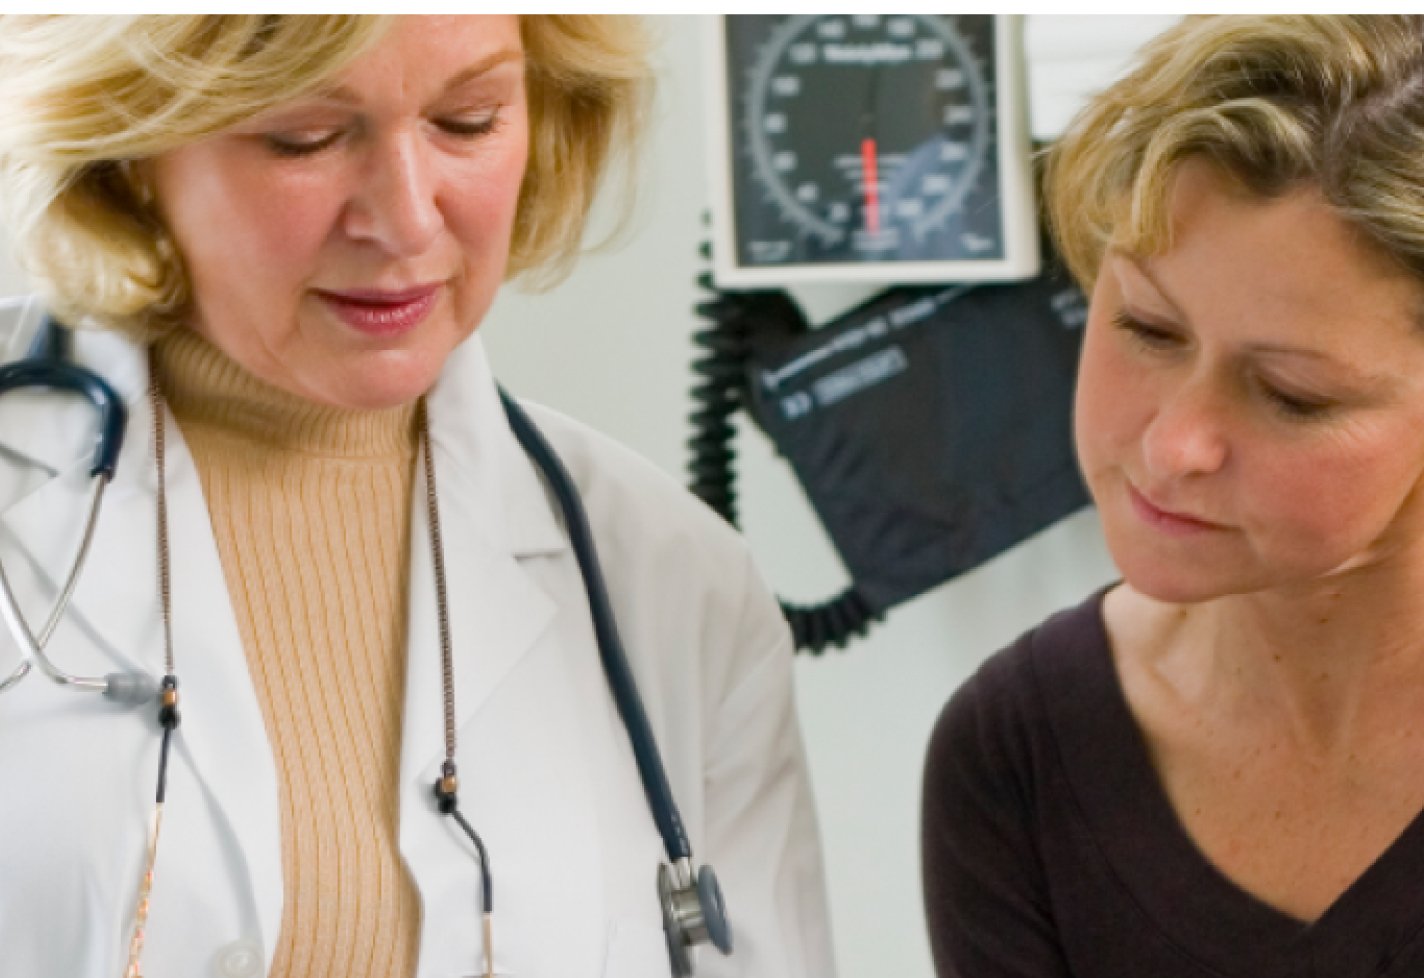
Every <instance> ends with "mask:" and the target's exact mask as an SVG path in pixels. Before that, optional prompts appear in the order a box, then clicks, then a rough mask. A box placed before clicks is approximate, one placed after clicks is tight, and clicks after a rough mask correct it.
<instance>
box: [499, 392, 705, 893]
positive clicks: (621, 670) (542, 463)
mask: <svg viewBox="0 0 1424 978" xmlns="http://www.w3.org/2000/svg"><path fill="white" fill-rule="evenodd" d="M499 399H500V401H501V403H502V404H503V405H504V413H505V415H506V416H507V417H508V419H509V427H510V429H511V430H512V431H513V432H514V437H515V438H516V439H517V440H518V441H519V444H520V446H521V447H522V448H523V449H524V451H525V452H526V453H527V454H528V456H529V457H530V458H531V459H533V461H534V464H535V465H536V466H537V467H538V468H539V471H540V472H542V473H543V474H544V478H545V479H547V480H548V482H549V487H550V488H551V489H553V490H554V495H555V497H556V498H557V499H558V502H559V508H560V509H561V510H562V511H563V513H564V519H565V522H566V523H567V524H568V525H567V527H566V529H567V530H568V534H569V540H570V542H571V543H572V544H573V548H574V556H575V558H576V559H577V560H578V564H579V570H580V571H581V572H582V576H583V585H584V590H585V591H586V592H587V594H588V603H589V609H590V611H591V612H592V618H593V627H594V634H595V637H596V638H597V640H598V654H599V657H600V658H601V659H602V660H603V671H604V674H605V675H606V676H607V677H608V686H609V688H610V690H611V691H612V693H613V700H614V702H615V703H616V704H617V706H618V712H619V713H620V714H621V715H622V717H623V725H624V727H625V728H626V729H627V731H628V738H629V740H630V741H631V743H632V746H633V757H634V759H635V760H636V761H637V764H638V773H639V774H640V775H641V776H642V782H643V791H644V792H645V793H646V794H647V797H648V807H649V808H650V810H651V811H652V813H653V821H654V822H656V823H657V827H658V834H659V835H661V836H662V840H663V848H664V849H665V850H666V851H667V856H668V860H669V861H670V862H672V863H673V864H674V865H677V864H681V865H679V867H678V868H679V870H683V869H684V868H686V870H687V875H688V876H690V875H691V872H690V861H691V858H692V846H691V844H690V843H689V842H688V839H687V831H686V829H685V828H684V827H683V823H682V814H681V812H679V810H678V807H677V803H676V802H675V801H674V800H673V795H672V786H671V785H670V784H669V782H668V777H667V771H666V770H665V769H664V767H663V762H662V756H661V754H660V753H659V751H658V747H657V739H656V738H655V737H654V736H653V729H652V725H651V724H650V723H649V722H648V714H647V711H646V710H645V709H644V708H643V700H642V697H641V696H639V695H638V687H637V681H636V680H635V679H634V677H633V670H632V668H631V667H630V666H629V665H628V656H627V653H626V652H624V650H623V640H622V639H621V638H620V637H619V635H618V626H617V624H616V620H615V618H614V616H613V607H612V603H611V602H610V601H609V599H608V588H607V586H606V585H605V584H604V580H603V569H602V567H601V566H600V565H599V562H598V551H597V548H596V547H595V546H594V541H593V531H592V530H591V529H590V528H589V522H588V514H587V513H586V512H585V511H584V508H583V502H582V500H581V499H580V497H579V492H578V489H577V487H576V486H575V485H574V482H573V479H572V478H570V476H569V473H568V470H567V469H566V468H564V464H563V462H562V461H560V460H559V456H558V454H557V453H556V452H555V451H554V449H553V448H552V447H551V446H550V445H549V443H548V442H547V441H546V440H545V439H544V436H543V435H542V434H540V432H539V429H538V428H537V427H535V425H534V422H533V421H532V420H530V418H529V416H528V415H527V414H525V412H524V409H523V408H521V407H520V406H519V404H518V403H517V402H516V401H515V400H514V398H512V397H510V396H509V395H508V394H507V393H506V392H505V391H504V390H503V389H502V388H501V389H500V392H499Z"/></svg>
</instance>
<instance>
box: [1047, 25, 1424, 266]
mask: <svg viewBox="0 0 1424 978" xmlns="http://www.w3.org/2000/svg"><path fill="white" fill-rule="evenodd" d="M1188 158H1205V159H1208V160H1210V161H1212V162H1214V163H1215V164H1217V165H1219V166H1220V167H1222V168H1223V169H1224V170H1225V171H1226V172H1227V173H1229V174H1231V175H1232V176H1233V177H1235V178H1236V179H1237V180H1238V181H1239V182H1240V183H1241V185H1242V187H1243V188H1244V190H1246V191H1247V192H1248V193H1251V194H1253V195H1256V196H1258V197H1262V198H1270V197H1272V196H1275V195H1278V194H1281V193H1284V192H1286V191H1288V190H1290V189H1292V188H1294V187H1297V186H1301V185H1305V184H1313V185H1315V186H1317V187H1318V188H1319V189H1320V190H1321V192H1322V193H1323V194H1324V196H1325V198H1326V199H1327V200H1328V201H1329V202H1330V203H1331V204H1332V205H1333V206H1334V207H1335V208H1336V210H1337V212H1338V213H1339V214H1340V215H1341V217H1343V218H1344V219H1345V220H1346V221H1348V222H1350V223H1351V224H1353V225H1354V226H1355V227H1356V228H1357V229H1359V230H1360V231H1361V232H1362V233H1363V235H1364V236H1365V238H1367V239H1368V240H1370V241H1371V242H1373V243H1374V244H1375V245H1376V246H1378V248H1379V249H1380V250H1381V251H1382V253H1384V254H1386V255H1389V256H1390V257H1392V258H1393V259H1394V260H1395V261H1397V262H1398V263H1399V264H1400V265H1402V266H1403V267H1404V268H1406V269H1408V270H1409V271H1410V272H1411V273H1412V274H1414V275H1415V276H1416V277H1418V278H1420V279H1421V280H1424V18H1420V17H1413V16H1410V17H1404V16H1388V17H1384V16H1354V17H1314V16H1271V17H1264V16H1263V17H1241V16H1220V17H1200V18H1199V17H1193V18H1188V19H1187V20H1185V21H1183V22H1182V23H1181V24H1178V25H1176V26H1175V27H1174V28H1172V29H1170V30H1168V31H1167V32H1165V33H1164V34H1162V35H1161V36H1159V37H1158V38H1156V39H1155V40H1154V41H1153V42H1152V43H1150V44H1149V45H1148V46H1147V47H1145V48H1144V49H1143V52H1142V56H1141V61H1140V63H1139V65H1138V67H1137V68H1136V69H1135V70H1134V71H1132V72H1131V74H1129V75H1128V76H1127V77H1126V78H1124V79H1122V80H1121V81H1119V82H1118V83H1116V84H1115V85H1113V86H1112V87H1111V88H1109V89H1107V90H1106V91H1105V92H1103V93H1102V94H1101V95H1099V96H1097V97H1096V98H1094V99H1093V100H1092V101H1091V102H1090V103H1089V105H1088V106H1087V107H1086V108H1085V109H1084V110H1083V111H1082V112H1081V113H1080V114H1079V115H1078V117H1077V118H1076V119H1075V120H1074V121H1073V123H1072V124H1071V125H1070V126H1069V128H1068V131H1067V132H1066V133H1065V134H1064V136H1063V138H1062V139H1061V140H1060V141H1059V142H1058V144H1057V145H1056V146H1055V147H1054V148H1053V150H1052V151H1051V152H1050V154H1049V158H1048V167H1047V173H1046V178H1045V183H1046V194H1047V197H1048V206H1049V211H1050V221H1051V223H1052V226H1053V229H1054V232H1055V235H1056V237H1057V239H1058V242H1059V247H1060V248H1061V249H1062V251H1063V254H1064V256H1065V258H1066V260H1067V261H1068V264H1069V266H1070V267H1071V268H1072V270H1073V272H1074V274H1075V276H1076V277H1077V278H1078V280H1079V281H1080V282H1081V283H1083V284H1084V285H1085V286H1087V287H1091V285H1092V283H1093V280H1094V279H1095V278H1096V277H1097V273H1098V268H1099V265H1100V263H1101V261H1102V257H1103V253H1104V251H1105V250H1106V248H1107V247H1108V245H1109V244H1112V245H1113V246H1114V247H1119V248H1122V249H1123V250H1125V251H1127V252H1129V253H1132V254H1136V255H1149V254H1154V253H1160V252H1161V251H1163V250H1164V249H1165V248H1167V247H1168V246H1169V244H1170V233H1171V227H1170V221H1169V214H1168V197H1169V191H1170V188H1171V182H1172V178H1173V176H1174V174H1175V172H1176V169H1177V166H1178V164H1179V163H1181V162H1182V161H1184V160H1186V159H1188Z"/></svg>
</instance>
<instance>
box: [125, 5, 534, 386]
mask: <svg viewBox="0 0 1424 978" xmlns="http://www.w3.org/2000/svg"><path fill="white" fill-rule="evenodd" d="M527 150H528V124H527V115H526V107H525V91H524V61H523V46H522V43H521V41H520V33H519V22H518V18H516V17H514V16H488V17H486V16H478V17H476V16H453V17H403V18H398V19H397V20H396V22H395V24H394V25H393V26H392V28H391V29H390V31H389V33H387V34H386V35H385V36H384V37H383V38H382V39H381V40H380V41H378V42H377V43H376V45H375V46H374V47H372V48H371V49H370V50H368V51H367V52H366V53H365V54H364V55H362V56H361V57H360V59H358V60H357V61H355V62H353V63H352V64H351V66H350V67H349V68H348V69H347V70H346V71H345V72H343V73H342V74H340V75H338V76H337V77H335V78H334V79H333V80H332V84H331V86H330V87H329V88H327V89H325V90H322V91H320V92H318V93H316V94H314V95H312V96H310V97H305V98H301V99H298V100H296V101H293V102H289V103H285V104H282V105H279V106H277V107H275V108H273V109H271V110H269V111H267V112H264V113H263V114H262V115H260V116H258V117H256V118H253V119H251V120H249V121H247V122H244V123H242V124H240V125H238V126H236V127H234V128H233V129H230V130H227V131H224V132H222V133H219V134H217V135H215V136H213V137H210V138H208V139H205V140H202V141H200V142H196V143H193V144H190V145H187V146H184V147H181V148H179V149H176V150H173V151H171V152H169V153H166V154H164V155H162V156H160V157H158V158H157V159H156V160H155V161H154V169H153V179H154V188H155V193H156V196H157V200H158V204H159V207H160V209H161V211H162V213H163V215H164V218H165V220H166V221H167V224H168V227H169V228H170V230H171V232H172V234H173V237H174V239H175V242H176V244H177V246H178V250H179V251H180V253H181V254H182V256H183V259H184V261H185V263H186V265H187V268H188V272H189V275H190V278H191V281H192V284H193V295H194V300H195V308H194V317H193V321H192V327H193V328H194V329H195V330H197V331H198V332H199V333H201V334H202V335H203V336H205V337H206V338H207V339H208V340H209V341H211V342H212V343H213V344H214V345H215V346H217V347H218V348H219V349H220V350H222V351H223V352H224V353H226V354H227V355H228V356H229V357H231V358H232V359H233V360H235V361H236V362H237V363H238V364H240V365H241V366H243V367H245V368H246V369H247V370H248V371H250V372H251V373H253V374H255V375H256V376H258V377H259V378H261V379H263V380H265V381H267V382H269V383H271V384H273V385H275V386H277V387H280V388H283V389H285V390H287V391H289V392H291V393H294V394H297V395H299V396H301V397H304V398H306V399H308V400H311V401H314V402H318V403H322V404H329V405H335V406H341V407H352V408H380V407H388V406H393V405H396V404H401V403H405V402H408V401H410V400H412V399H413V398H415V397H418V396H419V395H421V394H422V393H424V392H425V391H426V390H428V389H429V388H430V386H431V385H432V384H433V383H434V381H435V378H436V376H437V375H438V374H439V371H440V368H441V366H442V365H443V364H444V362H445V359H446V357H447V356H448V355H449V354H450V352H451V350H453V349H454V348H455V347H456V346H457V345H458V344H459V343H460V342H461V341H462V340H464V339H465V338H466V337H468V336H469V335H470V333H472V332H473V331H474V329H475V327H476V326H477V325H478V324H479V322H480V320H481V319H482V318H483V316H484V315H485V312H486V311H487V310H488V308H489V306H490V303H491V302H492V301H493V299H494V295H495V292H496V291H497V289H498V288H499V285H500V283H501V281H502V280H503V278H504V273H505V266H506V261H507V258H508V252H509V243H510V236H511V232H512V229H513V225H514V216H515V210H516V204H517V201H518V197H519V187H520V182H521V180H522V179H523V176H524V166H525V160H526V156H527Z"/></svg>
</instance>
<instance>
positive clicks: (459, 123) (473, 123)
mask: <svg viewBox="0 0 1424 978" xmlns="http://www.w3.org/2000/svg"><path fill="white" fill-rule="evenodd" d="M503 109H504V105H503V104H500V105H496V106H494V107H492V108H487V109H480V110H472V111H469V112H459V113H452V114H450V115H442V116H436V117H434V118H432V119H430V120H429V121H430V124H431V125H433V126H435V127H436V128H438V129H439V130H440V131H441V132H442V133H444V134H445V135H448V136H453V137H454V138H456V139H462V140H474V139H478V138H480V137H481V136H487V135H489V134H491V133H493V132H495V131H497V130H498V129H499V126H500V123H501V122H502V121H503V116H502V111H503ZM360 130H361V125H360V124H359V123H357V122H348V123H342V124H333V125H321V126H304V127H294V128H290V129H274V130H270V131H268V132H264V133H262V135H261V138H262V140H263V142H264V143H265V144H266V146H267V148H268V149H269V150H270V151H271V152H272V153H273V154H274V155H277V156H286V157H294V156H311V155H313V154H315V153H319V152H321V151H322V150H324V149H327V148H329V147H332V146H335V145H336V144H337V143H338V142H339V141H341V140H342V139H343V138H345V137H348V136H350V135H351V134H353V133H359V132H360Z"/></svg>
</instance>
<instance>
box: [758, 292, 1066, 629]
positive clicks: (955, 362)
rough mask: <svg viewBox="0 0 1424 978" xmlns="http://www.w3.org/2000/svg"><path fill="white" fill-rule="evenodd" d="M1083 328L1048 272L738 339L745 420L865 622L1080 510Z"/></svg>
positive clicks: (901, 298) (893, 296)
mask: <svg viewBox="0 0 1424 978" xmlns="http://www.w3.org/2000/svg"><path fill="white" fill-rule="evenodd" d="M1086 318H1087V311H1086V304H1085V302H1084V299H1083V295H1082V293H1081V292H1080V291H1079V290H1078V289H1077V288H1076V287H1075V286H1074V285H1073V284H1072V283H1071V282H1070V281H1069V280H1068V279H1067V277H1066V276H1065V275H1064V274H1063V273H1062V272H1061V271H1058V270H1057V267H1056V266H1054V268H1053V269H1052V270H1050V271H1048V272H1045V274H1043V275H1042V276H1040V277H1039V278H1037V279H1034V280H1031V281H1028V282H1020V283H1013V284H1006V285H974V286H964V285H958V286H939V287H931V288H925V287H915V288H895V289H891V290H889V291H887V292H884V293H882V294H880V295H879V296H877V297H875V298H873V299H871V300H870V301H868V302H866V303H865V304H863V305H861V306H859V307H858V308H856V309H854V310H852V311H851V312H849V313H847V314H846V315H844V316H842V317H840V318H839V319H838V320H836V321H834V322H832V323H830V324H827V325H826V326H823V327H821V328H818V329H815V330H810V331H800V332H797V331H795V330H786V329H783V330H777V329H776V328H774V327H773V328H754V329H752V330H751V331H750V335H749V341H750V343H751V349H750V353H749V359H748V367H747V369H748V376H747V378H746V380H747V391H748V395H749V396H748V400H749V402H750V403H749V410H750V412H751V414H752V416H753V418H754V419H755V420H756V422H757V423H758V424H759V425H760V426H761V427H762V429H763V430H764V431H765V432H766V433H767V434H768V435H769V436H770V437H771V439H772V440H773V441H774V442H775V444H776V447H777V449H778V451H780V453H781V454H782V455H784V456H785V457H786V459H787V460H788V461H789V462H790V463H791V465H792V467H793V468H794V470H795V472H796V475H797V477H798V478H799V480H800V482H801V485H802V486H803V488H804V489H805V491H806V494H807V496H809V497H810V500H811V503H812V505H813V506H814V507H815V509H816V512H817V514H818V515H819V517H820V519H821V522H822V523H823V524H824V526H825V528H826V530H827V532H828V533H829V534H830V537H831V540H832V542H833V543H834V544H835V546H836V549H837V550H838V551H839V553H840V555H841V558H842V559H843V560H844V562H845V565H846V568H847V569H848V570H849V571H850V574H851V577H852V578H853V580H854V585H855V588H856V590H857V591H858V592H859V593H860V595H861V596H862V598H863V599H864V600H865V601H866V602H867V603H868V604H869V605H870V607H871V609H872V610H873V611H874V612H876V613H880V612H883V611H885V610H887V609H889V608H890V607H892V606H894V605H896V604H898V603H900V602H902V601H905V600H908V599H909V598H912V597H914V596H915V595H918V594H920V593H922V592H924V591H926V590H928V589H930V588H932V587H934V586H936V585H937V584H940V583H942V582H944V581H947V580H949V579H950V578H952V577H955V576H956V575H958V574H961V573H963V572H965V571H967V570H970V569H972V568H974V567H976V566H978V565H979V564H981V563H983V562H984V561H986V560H988V559H990V558H991V557H994V556H996V555H997V554H999V553H1001V552H1003V551H1004V550H1007V549H1008V548H1010V547H1012V546H1014V545H1015V544H1017V543H1018V542H1020V541H1021V540H1023V539H1025V538H1026V537H1029V536H1031V535H1033V534H1034V533H1037V532H1038V531H1040V530H1042V529H1044V528H1045V527H1047V526H1049V525H1050V524H1052V523H1054V522H1055V521H1057V520H1059V519H1061V518H1062V517H1064V516H1066V515H1068V514H1069V513H1072V512H1073V511H1074V510H1076V509H1078V508H1080V507H1082V506H1083V505H1085V504H1086V502H1087V500H1088V497H1087V493H1086V492H1085V490H1084V488H1083V484H1082V482H1081V479H1080V477H1079V474H1078V469H1077V465H1076V463H1075V461H1074V456H1073V446H1072V438H1071V434H1070V429H1071V425H1070V414H1071V408H1072V400H1073V385H1074V374H1075V367H1076V362H1077V354H1078V348H1079V345H1080V341H1081V335H1082V327H1083V325H1084V323H1085V322H1086ZM765 325H767V326H771V325H772V324H765Z"/></svg>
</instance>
